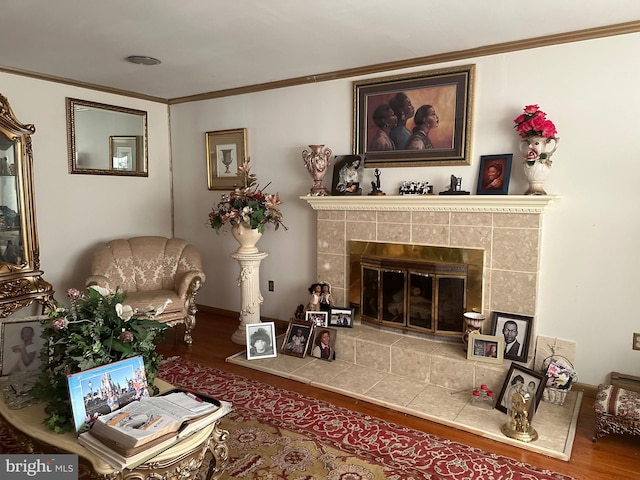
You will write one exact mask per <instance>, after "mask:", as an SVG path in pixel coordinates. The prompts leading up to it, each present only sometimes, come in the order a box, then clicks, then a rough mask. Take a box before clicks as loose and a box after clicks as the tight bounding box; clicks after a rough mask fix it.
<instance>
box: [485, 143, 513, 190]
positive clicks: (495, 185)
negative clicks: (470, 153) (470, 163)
mask: <svg viewBox="0 0 640 480" xmlns="http://www.w3.org/2000/svg"><path fill="white" fill-rule="evenodd" d="M512 158H513V155H512V154H510V153H505V154H504V155H483V156H481V157H480V170H479V173H478V188H477V190H476V194H477V195H506V194H507V193H508V192H509V178H510V177H511V160H512Z"/></svg>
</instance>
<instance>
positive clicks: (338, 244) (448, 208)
mask: <svg viewBox="0 0 640 480" xmlns="http://www.w3.org/2000/svg"><path fill="white" fill-rule="evenodd" d="M301 198H302V199H303V200H306V201H307V202H308V203H309V204H310V205H311V207H312V208H313V209H314V210H316V212H317V239H318V240H317V242H318V243H317V276H318V280H322V281H327V282H329V283H331V285H332V289H333V290H332V293H333V297H334V299H335V301H336V304H338V305H348V304H349V291H350V278H349V271H350V264H349V241H365V242H385V243H397V244H412V245H414V244H418V245H430V246H444V247H463V248H474V249H483V250H484V251H485V256H484V258H485V260H484V261H485V264H484V281H483V297H484V298H483V302H482V303H483V305H482V312H483V313H485V314H486V315H487V317H488V318H490V315H491V312H494V311H500V312H510V313H517V314H522V315H528V316H533V317H535V315H536V291H537V283H538V267H539V259H540V244H541V241H540V239H541V234H542V214H543V212H544V210H545V208H547V206H548V205H549V203H550V202H551V201H553V200H554V199H556V198H557V197H554V196H533V195H532V196H524V195H505V196H498V195H496V196H483V195H480V196H444V195H443V196H435V195H431V196H361V197H335V196H325V197H313V196H306V197H301ZM487 328H489V322H486V324H485V330H486V329H487ZM534 329H535V322H534Z"/></svg>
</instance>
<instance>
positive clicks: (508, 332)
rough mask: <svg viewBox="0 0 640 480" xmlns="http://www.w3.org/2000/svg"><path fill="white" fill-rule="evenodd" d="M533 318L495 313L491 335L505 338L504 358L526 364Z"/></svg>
mask: <svg viewBox="0 0 640 480" xmlns="http://www.w3.org/2000/svg"><path fill="white" fill-rule="evenodd" d="M532 326H533V317H527V316H525V315H516V314H514V313H503V312H493V323H492V326H491V335H496V336H500V335H502V337H503V338H504V358H506V359H508V360H514V361H516V362H526V361H527V357H528V355H529V343H530V339H531V329H532Z"/></svg>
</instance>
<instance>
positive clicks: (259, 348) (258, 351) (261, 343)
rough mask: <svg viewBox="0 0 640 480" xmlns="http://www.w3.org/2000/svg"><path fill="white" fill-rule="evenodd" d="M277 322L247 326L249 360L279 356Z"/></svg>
mask: <svg viewBox="0 0 640 480" xmlns="http://www.w3.org/2000/svg"><path fill="white" fill-rule="evenodd" d="M275 345H276V326H275V322H261V323H250V324H249V325H247V360H255V359H257V358H271V357H275V356H277V353H276V349H275Z"/></svg>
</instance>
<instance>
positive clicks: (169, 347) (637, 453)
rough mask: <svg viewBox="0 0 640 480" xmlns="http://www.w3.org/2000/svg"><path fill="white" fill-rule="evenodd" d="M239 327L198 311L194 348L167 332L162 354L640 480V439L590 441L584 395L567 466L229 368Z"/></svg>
mask: <svg viewBox="0 0 640 480" xmlns="http://www.w3.org/2000/svg"><path fill="white" fill-rule="evenodd" d="M237 328H238V319H237V317H229V316H224V315H220V314H215V313H210V312H198V315H197V325H196V329H195V330H194V335H193V338H194V342H193V345H192V346H190V347H187V346H186V344H185V343H184V342H183V340H182V336H183V332H184V329H183V328H182V327H177V328H174V329H171V330H168V331H167V333H166V334H165V338H164V340H163V341H162V342H161V344H160V345H159V347H158V350H159V351H160V353H162V354H163V355H164V356H165V358H167V357H170V356H174V355H179V356H180V357H182V358H184V359H185V360H190V361H193V362H197V363H200V364H202V365H207V366H210V367H213V368H217V369H219V370H225V371H228V372H233V373H236V374H238V375H242V376H244V377H245V378H251V379H254V380H258V381H261V382H264V383H268V384H270V385H274V386H276V387H278V388H283V389H286V390H290V391H295V392H298V393H301V394H303V395H307V396H309V397H314V398H318V399H321V400H325V401H327V402H330V403H333V404H335V405H339V406H341V407H344V408H348V409H351V410H355V411H358V412H361V413H364V414H367V415H371V416H375V417H378V418H383V419H385V420H387V421H389V422H394V423H397V424H400V425H403V426H406V427H410V428H414V429H416V430H421V431H423V432H427V433H431V434H434V435H438V436H440V437H442V438H447V439H450V440H454V441H456V442H460V443H464V444H466V445H470V446H473V447H477V448H481V449H483V450H485V451H488V452H493V453H496V454H499V455H504V456H507V457H511V458H514V459H517V460H520V461H522V462H526V463H530V464H533V465H536V466H538V467H541V468H546V469H549V470H553V471H556V472H560V473H563V474H565V475H570V476H572V477H574V478H576V479H579V480H596V479H597V480H601V479H616V480H618V479H638V478H640V438H639V437H633V436H629V435H609V436H606V437H604V438H602V439H600V440H598V442H596V443H593V442H592V441H591V438H592V436H593V433H594V427H595V414H594V412H593V401H594V399H593V398H586V396H585V398H584V399H583V402H582V407H581V409H580V417H579V419H578V425H577V431H576V438H575V442H574V445H573V453H572V456H571V460H570V461H569V462H565V461H562V460H557V459H554V458H549V457H546V456H544V455H540V454H536V453H532V452H529V451H526V450H523V449H520V448H517V447H512V446H510V445H505V444H502V443H498V442H494V441H493V440H489V439H485V438H482V437H479V436H477V435H473V434H470V433H466V432H463V431H460V430H456V429H454V428H450V427H446V426H444V425H440V424H437V423H433V422H429V421H427V420H423V419H420V418H416V417H412V416H409V415H405V414H403V413H399V412H395V411H392V410H389V409H387V408H384V407H380V406H377V405H373V404H370V403H367V402H362V401H360V400H355V399H352V398H350V397H346V396H344V395H340V394H336V393H333V392H328V391H326V390H321V389H318V388H315V387H310V386H308V385H305V384H302V383H300V382H297V381H294V380H288V379H285V378H281V377H277V376H274V375H270V374H267V373H263V372H258V371H256V370H252V369H248V368H245V367H243V366H240V365H233V364H231V363H227V362H225V358H227V357H229V356H230V355H233V354H234V353H237V352H239V351H242V350H243V348H244V347H243V346H241V345H237V344H235V343H233V342H232V341H231V335H232V334H233V333H234V332H235V331H236V330H237ZM279 333H282V332H279ZM534 424H535V422H534Z"/></svg>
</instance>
